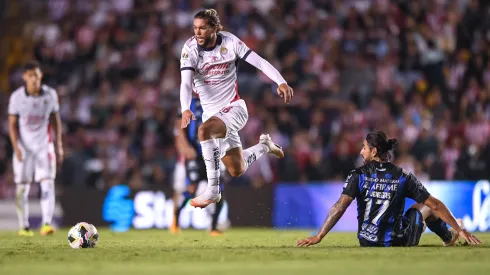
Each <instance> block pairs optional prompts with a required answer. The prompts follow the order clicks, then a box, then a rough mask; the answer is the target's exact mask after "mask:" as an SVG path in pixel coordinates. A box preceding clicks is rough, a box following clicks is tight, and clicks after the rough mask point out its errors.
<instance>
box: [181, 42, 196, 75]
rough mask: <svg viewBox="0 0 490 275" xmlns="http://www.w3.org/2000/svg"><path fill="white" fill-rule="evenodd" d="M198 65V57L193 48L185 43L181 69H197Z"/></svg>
mask: <svg viewBox="0 0 490 275" xmlns="http://www.w3.org/2000/svg"><path fill="white" fill-rule="evenodd" d="M196 65H197V59H196V57H195V56H194V55H193V54H192V52H191V49H190V48H189V47H188V46H187V45H184V47H183V48H182V54H181V55H180V70H181V71H183V70H191V71H195V70H196Z"/></svg>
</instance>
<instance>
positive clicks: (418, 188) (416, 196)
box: [405, 173, 430, 203]
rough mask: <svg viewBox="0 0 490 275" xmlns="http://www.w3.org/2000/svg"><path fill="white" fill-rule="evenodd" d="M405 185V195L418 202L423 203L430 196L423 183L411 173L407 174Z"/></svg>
mask: <svg viewBox="0 0 490 275" xmlns="http://www.w3.org/2000/svg"><path fill="white" fill-rule="evenodd" d="M405 187H406V189H405V190H406V196H407V197H408V198H411V199H413V200H414V201H416V202H418V203H424V202H425V201H426V200H427V198H429V196H430V193H429V192H428V191H427V189H425V187H424V185H423V184H422V183H421V182H420V181H419V180H418V179H417V178H416V177H415V176H414V175H413V174H412V173H409V174H408V175H407V179H406V183H405Z"/></svg>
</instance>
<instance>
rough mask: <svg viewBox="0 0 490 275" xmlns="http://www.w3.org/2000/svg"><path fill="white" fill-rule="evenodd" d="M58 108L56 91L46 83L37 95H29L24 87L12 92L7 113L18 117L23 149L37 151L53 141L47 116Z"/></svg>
mask: <svg viewBox="0 0 490 275" xmlns="http://www.w3.org/2000/svg"><path fill="white" fill-rule="evenodd" d="M59 108H60V106H59V103H58V95H57V93H56V91H55V90H54V89H52V88H50V87H48V86H46V85H42V86H41V94H40V95H39V96H30V95H29V94H28V93H27V91H26V89H25V87H20V88H18V89H17V90H15V91H14V92H13V93H12V95H11V96H10V101H9V108H8V113H9V115H15V116H18V118H19V133H20V137H19V139H20V143H21V145H22V146H23V147H24V148H25V149H27V150H29V151H37V150H38V149H40V148H43V147H46V146H48V145H49V144H50V143H52V142H53V140H52V137H51V130H50V127H49V125H50V124H49V118H50V115H51V114H52V113H56V112H58V111H59Z"/></svg>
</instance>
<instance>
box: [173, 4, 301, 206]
mask: <svg viewBox="0 0 490 275" xmlns="http://www.w3.org/2000/svg"><path fill="white" fill-rule="evenodd" d="M222 28H223V27H222V25H221V24H220V20H219V17H218V14H217V12H216V11H215V10H213V9H208V10H204V11H200V12H198V13H197V14H196V15H195V16H194V34H195V35H194V36H193V37H191V38H190V39H189V40H187V42H186V43H185V45H184V47H183V49H182V56H181V59H180V66H181V69H180V70H181V77H182V83H181V87H180V102H181V110H182V128H185V127H187V125H188V124H189V122H190V120H191V119H196V118H195V117H194V114H193V113H192V112H191V111H190V109H189V107H190V104H191V100H192V90H193V89H192V88H193V85H194V87H195V89H196V91H195V93H196V94H197V96H199V98H200V99H201V105H202V108H203V111H204V112H203V118H202V120H203V124H202V125H201V126H200V127H199V130H198V136H199V140H200V142H201V147H202V155H203V158H204V161H205V164H206V173H207V177H208V187H207V189H206V191H205V192H204V193H202V194H201V195H200V196H198V197H196V198H194V199H193V200H191V205H192V206H194V207H201V208H204V207H206V206H208V205H209V204H211V203H215V202H218V201H219V200H220V199H221V194H220V189H219V176H220V167H219V166H220V159H221V160H222V162H223V163H224V165H225V166H226V168H227V170H228V172H229V173H230V174H231V175H232V176H234V177H238V176H240V175H242V174H243V173H244V172H245V171H246V170H247V168H248V167H249V166H250V165H252V163H253V162H255V160H257V159H258V158H260V157H261V156H262V155H264V154H265V153H272V154H274V155H275V156H277V157H279V158H282V157H284V152H283V151H282V148H281V147H280V146H278V145H277V144H275V143H273V142H272V140H271V138H270V137H269V135H261V136H260V141H259V143H258V144H257V145H254V146H252V147H250V148H248V149H246V150H242V144H241V141H240V137H239V135H238V131H239V130H240V129H242V128H243V126H245V124H246V122H247V120H248V112H247V106H246V104H245V102H244V101H243V100H242V99H240V96H239V95H238V87H237V65H238V61H239V60H240V59H243V60H245V61H247V62H248V63H250V64H251V65H253V66H255V67H256V68H258V69H260V70H261V71H262V72H263V73H265V74H266V75H267V76H268V77H269V78H270V79H272V80H273V81H274V82H275V83H276V84H277V85H278V86H279V87H278V89H277V93H278V94H279V95H280V96H281V97H284V101H285V102H286V103H289V102H290V101H291V98H292V96H293V89H291V87H289V86H288V84H287V83H286V81H285V80H284V78H283V77H282V76H281V74H280V73H279V72H278V71H277V70H276V69H275V68H274V67H273V66H272V65H271V64H270V63H269V62H267V61H266V60H264V59H263V58H261V57H260V56H259V55H257V54H256V53H255V52H253V51H251V50H250V49H249V48H248V47H247V46H246V45H245V43H243V42H242V41H241V40H240V39H238V38H237V37H236V36H235V35H233V34H231V33H229V32H224V31H221V29H222Z"/></svg>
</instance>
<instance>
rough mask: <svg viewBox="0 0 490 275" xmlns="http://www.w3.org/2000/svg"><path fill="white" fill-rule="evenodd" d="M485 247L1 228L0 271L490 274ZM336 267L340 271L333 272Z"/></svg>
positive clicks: (271, 235)
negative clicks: (76, 239) (78, 241)
mask: <svg viewBox="0 0 490 275" xmlns="http://www.w3.org/2000/svg"><path fill="white" fill-rule="evenodd" d="M477 235H478V236H479V237H480V238H481V240H482V241H483V242H484V244H483V245H482V246H480V247H465V246H460V247H450V248H444V247H442V246H441V242H440V240H439V239H438V238H437V236H436V235H434V234H425V235H423V236H422V241H421V244H420V246H419V247H412V248H360V247H358V243H357V239H356V237H355V234H353V233H332V234H331V235H329V236H327V238H326V239H324V241H323V242H322V243H320V244H319V245H317V246H315V247H309V248H297V247H295V246H294V245H295V242H296V240H298V239H299V238H302V237H305V236H308V232H306V231H281V230H271V229H232V230H230V231H228V232H226V234H225V235H223V236H221V237H210V236H208V234H207V232H204V231H192V230H191V231H186V230H185V231H183V232H182V234H181V235H180V236H177V237H175V236H172V235H171V234H170V233H168V231H166V230H147V231H135V230H133V231H130V232H126V233H112V232H110V231H108V230H107V229H99V236H100V238H99V244H98V247H96V248H94V249H79V250H75V249H72V248H70V247H69V245H68V241H67V230H60V231H59V232H57V233H56V235H54V236H48V237H41V236H39V234H38V233H37V234H36V236H35V237H31V238H29V237H18V236H17V235H16V234H15V232H0V243H1V249H0V274H2V275H7V274H49V275H54V274H70V275H74V274H104V275H111V274H118V275H119V274H137V275H141V274H165V275H166V274H199V275H202V274H213V275H215V274H233V275H236V274H247V275H250V274H254V275H256V274H281V275H283V274H305V275H310V274H335V275H338V274H363V275H367V274H376V275H378V274H396V275H403V274H430V272H436V273H434V274H445V275H448V274H466V275H469V274H487V272H488V271H489V270H490V260H489V259H490V233H487V234H477ZM333 272H335V273H333Z"/></svg>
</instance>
